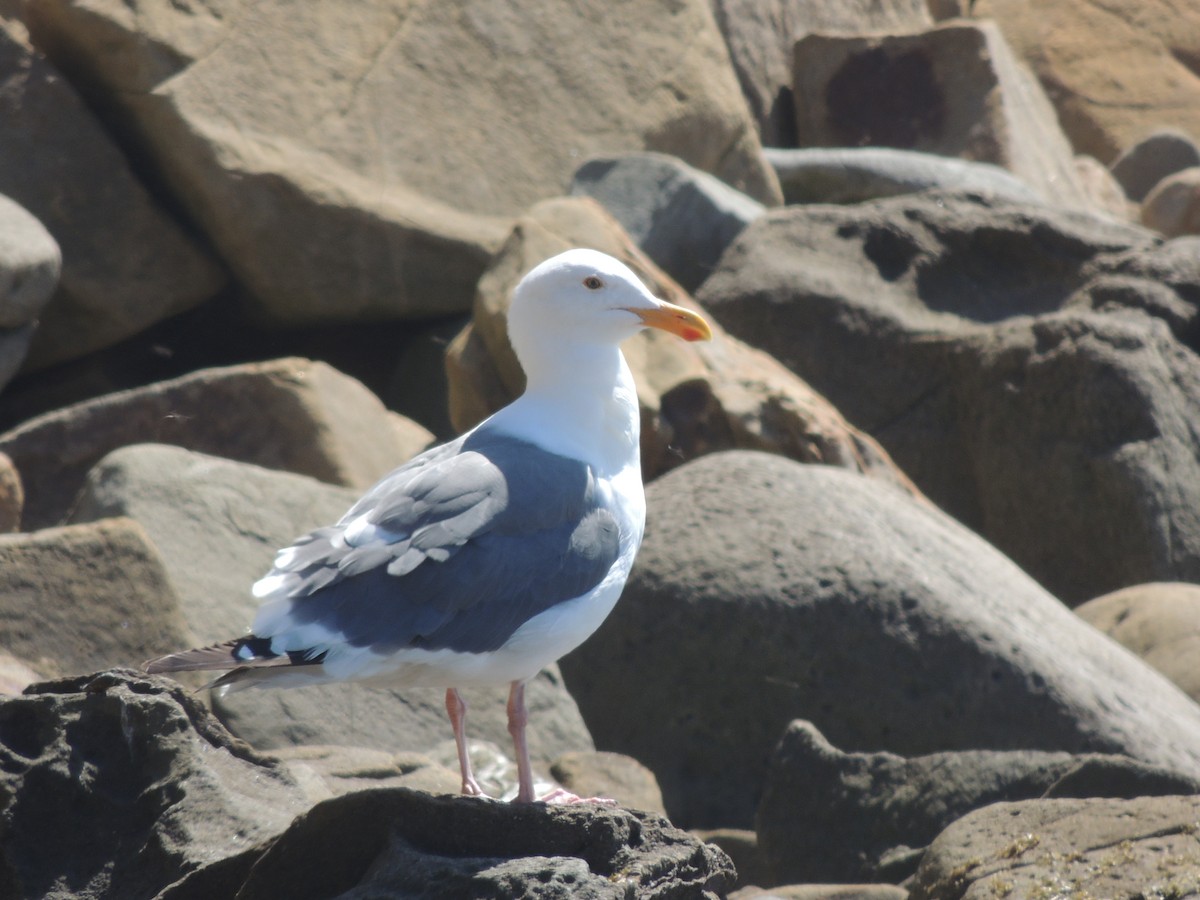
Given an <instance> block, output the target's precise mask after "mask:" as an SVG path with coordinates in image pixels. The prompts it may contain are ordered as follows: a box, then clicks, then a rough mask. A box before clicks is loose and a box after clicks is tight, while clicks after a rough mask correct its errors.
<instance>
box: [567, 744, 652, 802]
mask: <svg viewBox="0 0 1200 900" xmlns="http://www.w3.org/2000/svg"><path fill="white" fill-rule="evenodd" d="M550 777H551V778H553V779H554V780H555V781H557V782H558V783H559V784H561V785H562V786H563V787H564V788H566V789H567V790H568V791H571V792H572V793H575V794H578V795H579V796H580V797H607V798H609V799H611V800H616V801H617V804H618V805H619V806H623V807H625V808H626V809H644V810H646V811H647V812H654V813H658V814H659V815H661V816H665V815H666V814H667V810H666V808H665V807H664V806H663V799H662V791H660V790H659V788H658V780H657V779H656V778H655V777H654V773H653V772H651V771H650V770H649V769H647V768H646V767H645V766H643V765H642V764H641V763H640V762H638V761H637V760H636V759H634V758H633V757H632V756H625V755H624V754H622V753H609V752H606V751H603V750H593V751H590V752H585V751H581V750H577V751H575V752H573V753H564V754H563V755H562V756H560V757H558V759H556V760H554V762H553V763H551V764H550Z"/></svg>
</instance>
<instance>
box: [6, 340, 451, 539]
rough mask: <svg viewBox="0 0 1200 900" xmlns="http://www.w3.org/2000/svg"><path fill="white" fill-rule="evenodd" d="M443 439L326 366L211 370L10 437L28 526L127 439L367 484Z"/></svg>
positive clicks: (300, 362) (61, 509) (54, 517)
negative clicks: (431, 433) (22, 484)
mask: <svg viewBox="0 0 1200 900" xmlns="http://www.w3.org/2000/svg"><path fill="white" fill-rule="evenodd" d="M431 440H432V435H430V434H429V432H427V431H425V430H424V429H423V428H421V427H420V426H419V425H416V424H415V423H412V422H409V421H407V420H402V419H401V417H398V416H396V415H395V414H393V413H389V412H388V411H387V410H386V409H385V408H384V406H383V404H382V403H381V402H380V401H379V399H378V398H377V397H376V396H375V395H374V394H372V393H371V392H370V391H368V390H367V389H366V388H365V387H363V385H362V384H361V383H359V382H358V381H356V380H354V379H353V378H350V377H349V376H347V375H343V374H342V373H341V372H338V371H337V370H336V369H334V368H332V367H330V366H328V365H326V364H325V363H321V362H312V361H310V360H306V359H295V358H291V359H282V360H274V361H272V362H265V363H247V364H244V365H238V366H230V367H227V368H220V369H204V370H201V371H198V372H193V373H192V374H190V375H185V376H183V377H181V378H176V379H173V380H171V381H164V382H159V383H157V384H152V385H149V386H147V387H144V388H136V389H133V390H129V391H120V392H118V393H115V394H108V395H106V396H103V397H98V398H96V399H94V400H88V401H85V402H83V403H78V404H75V405H74V406H69V407H66V408H64V409H59V410H55V411H54V412H50V413H46V414H45V415H42V416H38V417H36V418H34V419H31V420H30V421H28V422H26V423H24V424H22V425H20V426H18V427H17V428H14V429H12V430H11V431H8V432H6V433H5V434H2V435H0V452H4V453H7V454H8V455H9V456H10V457H12V460H13V462H14V463H15V464H16V465H17V468H18V469H19V470H20V472H21V476H22V478H23V479H24V482H25V494H26V503H25V519H24V524H25V528H26V529H33V528H38V527H42V526H44V525H47V524H51V523H54V522H58V521H60V520H61V519H62V518H63V516H64V515H65V514H66V513H67V511H68V510H69V509H70V505H71V503H72V502H73V501H74V499H75V495H76V493H77V492H78V490H79V488H80V486H81V485H82V483H83V478H84V476H85V475H86V473H87V470H88V469H89V468H91V466H92V465H93V464H94V463H96V462H97V461H98V460H99V459H100V458H101V457H103V456H104V455H105V454H107V453H109V452H110V451H111V450H114V449H116V448H117V447H123V446H126V445H128V444H140V443H160V444H175V445H177V446H181V447H187V448H188V449H191V450H199V451H201V452H205V453H210V454H213V455H216V456H224V457H227V458H229V459H236V460H240V461H243V462H253V463H255V464H257V465H260V466H265V467H267V468H273V469H283V470H285V471H289V472H298V473H300V474H304V475H311V476H312V477H314V478H319V479H320V480H322V481H327V482H330V483H333V484H343V485H348V486H352V487H366V486H368V485H369V484H371V483H372V482H374V481H375V480H376V479H377V478H379V477H380V476H381V475H383V474H385V473H386V472H388V471H390V470H391V469H392V468H394V467H395V466H397V465H399V464H400V463H402V462H404V461H406V460H407V459H409V458H410V457H411V456H413V455H414V454H415V453H417V452H418V451H419V450H421V449H422V448H423V447H424V446H426V445H427V444H428V443H429V442H430V441H431Z"/></svg>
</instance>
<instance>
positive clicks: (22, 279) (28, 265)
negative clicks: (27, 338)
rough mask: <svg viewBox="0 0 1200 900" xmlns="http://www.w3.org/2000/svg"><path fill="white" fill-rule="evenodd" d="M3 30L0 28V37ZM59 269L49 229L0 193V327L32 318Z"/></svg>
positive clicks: (51, 288) (55, 281)
mask: <svg viewBox="0 0 1200 900" xmlns="http://www.w3.org/2000/svg"><path fill="white" fill-rule="evenodd" d="M3 34H4V32H3V29H0V40H2V39H3ZM2 98H3V92H0V100H2ZM61 271H62V251H61V250H59V249H58V244H57V243H56V242H55V240H54V238H53V237H51V236H50V232H48V231H47V230H46V228H45V226H44V225H42V223H41V222H39V221H38V220H37V219H36V218H34V217H33V216H32V215H31V214H30V213H29V212H28V211H27V210H26V209H25V208H24V207H23V206H21V204H19V203H16V202H15V201H13V200H10V199H9V198H8V197H5V196H2V195H0V328H3V329H13V328H20V327H21V326H22V325H28V324H29V323H30V322H33V321H35V320H36V319H37V317H38V315H39V314H40V313H41V311H42V307H44V306H45V305H46V301H48V300H49V299H50V295H51V294H53V293H54V289H55V287H57V286H58V276H59V273H60V272H61Z"/></svg>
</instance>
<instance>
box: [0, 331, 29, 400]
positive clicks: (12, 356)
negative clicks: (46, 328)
mask: <svg viewBox="0 0 1200 900" xmlns="http://www.w3.org/2000/svg"><path fill="white" fill-rule="evenodd" d="M36 330H37V326H36V325H33V324H29V325H22V326H21V327H20V328H0V388H2V387H4V385H6V384H8V383H9V382H10V381H12V379H13V376H14V375H16V374H17V372H19V371H20V369H21V366H22V365H24V363H25V358H26V357H27V356H28V355H29V347H30V345H31V344H32V343H33V335H34V332H35V331H36Z"/></svg>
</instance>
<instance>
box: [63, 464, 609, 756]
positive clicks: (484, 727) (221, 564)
mask: <svg viewBox="0 0 1200 900" xmlns="http://www.w3.org/2000/svg"><path fill="white" fill-rule="evenodd" d="M355 499H356V496H355V492H353V491H348V490H346V489H344V488H335V487H333V486H330V485H326V484H321V483H319V482H316V481H313V480H311V479H309V478H303V477H300V476H297V475H291V474H287V473H283V472H272V471H269V470H266V469H260V468H258V467H256V466H249V465H245V464H243V463H236V462H231V461H228V460H222V459H217V458H215V457H209V456H204V455H202V454H199V453H193V452H189V451H186V450H182V449H179V448H176V447H165V446H135V447H125V448H122V449H121V450H118V451H116V452H115V453H112V454H110V455H109V456H108V457H106V458H105V459H104V460H103V461H101V462H100V463H99V464H98V465H97V466H96V467H95V469H93V471H92V472H91V473H89V475H88V481H87V484H86V486H85V488H84V490H83V491H82V493H81V494H80V500H79V504H78V507H77V509H76V511H75V513H74V516H75V518H76V519H77V520H84V519H103V518H105V517H108V516H114V515H125V516H129V517H131V518H133V519H136V520H137V521H139V522H141V523H142V524H143V525H144V526H145V528H146V531H147V532H149V533H150V534H152V535H153V536H154V542H155V544H156V545H157V547H158V549H159V551H160V552H161V554H162V558H163V561H164V563H165V566H166V570H167V573H168V575H169V576H170V580H171V583H172V584H173V585H174V586H175V592H176V593H177V595H178V597H179V600H178V603H179V607H180V609H181V611H182V614H183V615H185V616H186V617H187V620H188V625H189V626H190V629H191V631H192V633H193V634H192V636H191V637H190V638H189V641H190V642H184V643H180V642H179V641H178V640H176V641H162V642H160V643H159V644H158V645H157V646H156V647H155V648H154V650H155V654H154V655H157V654H161V653H168V652H170V651H172V650H177V649H185V647H186V646H198V645H204V644H209V643H212V642H214V641H218V640H226V639H228V638H230V637H235V636H237V635H239V634H241V633H243V631H244V630H245V628H246V627H247V626H248V625H249V624H250V622H251V621H252V619H253V617H254V611H255V609H256V608H257V604H256V601H255V600H254V599H253V598H252V597H251V596H250V585H251V584H252V583H253V582H254V581H256V580H257V579H258V578H260V577H261V576H262V575H263V574H265V573H266V572H267V570H268V569H269V568H270V565H271V560H272V559H273V557H274V554H275V550H276V549H277V548H279V547H282V546H285V545H286V544H287V543H289V542H290V541H292V540H293V539H294V538H296V537H297V536H298V535H301V534H304V533H305V532H307V531H309V530H310V529H312V528H314V527H316V526H319V525H323V524H327V523H328V522H331V521H334V520H336V519H338V518H340V517H341V515H342V514H343V513H344V512H345V511H346V509H347V508H348V507H349V506H350V504H351V503H352V502H353V501H354V500H355ZM149 655H151V654H147V656H149ZM144 658H146V657H145V656H142V657H137V659H138V660H139V661H140V660H141V659H144ZM464 694H465V696H466V698H467V701H468V702H469V703H470V704H471V710H470V715H469V718H468V723H467V728H468V735H469V736H470V737H471V738H475V739H487V740H490V741H492V742H494V743H496V744H497V745H500V746H504V747H510V746H511V739H510V737H509V734H508V722H507V718H506V715H505V711H504V705H505V700H506V698H507V686H501V687H496V688H489V689H486V690H483V689H480V690H466V691H464ZM526 701H527V703H528V705H529V720H530V721H529V742H530V753H531V754H532V756H533V759H534V761H535V763H539V764H544V763H546V762H548V761H549V760H552V759H554V758H555V757H557V756H559V755H561V754H563V753H566V752H569V751H572V750H591V749H592V741H591V737H590V736H589V735H588V732H587V728H586V726H584V724H583V720H582V719H581V718H580V715H579V711H578V709H577V708H576V707H575V703H574V701H572V700H571V698H570V696H569V695H568V694H567V692H566V689H565V688H564V687H563V685H562V681H561V679H560V677H559V676H558V674H557V669H556V668H554V667H551V668H550V669H548V670H546V671H545V672H543V673H542V674H541V675H540V676H538V677H537V678H536V679H534V681H532V682H531V683H530V685H529V690H528V692H527V695H526ZM213 706H214V709H215V710H216V712H217V714H218V715H219V716H220V717H221V719H222V721H223V722H224V723H225V724H226V726H227V727H228V728H229V730H230V731H232V732H233V733H234V734H236V735H238V736H239V737H241V738H242V739H244V740H246V741H248V742H249V743H251V744H253V745H254V746H256V747H258V748H260V749H276V748H281V747H288V746H292V745H296V744H351V745H357V746H361V747H367V748H375V749H381V750H387V751H389V752H392V753H396V752H399V751H416V752H421V753H426V752H429V751H430V750H431V748H434V747H436V746H437V745H438V744H440V743H441V742H443V741H446V740H448V739H449V738H450V727H449V724H448V722H447V719H446V712H445V707H444V705H443V692H441V691H437V690H431V689H413V690H401V689H399V688H393V689H385V688H368V687H365V686H363V685H357V684H340V685H326V686H322V687H316V688H308V689H294V690H247V691H240V692H234V693H230V694H228V695H227V696H225V697H214V699H213ZM450 760H451V761H452V760H453V756H451V757H450Z"/></svg>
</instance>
